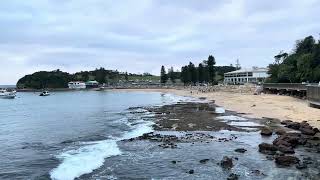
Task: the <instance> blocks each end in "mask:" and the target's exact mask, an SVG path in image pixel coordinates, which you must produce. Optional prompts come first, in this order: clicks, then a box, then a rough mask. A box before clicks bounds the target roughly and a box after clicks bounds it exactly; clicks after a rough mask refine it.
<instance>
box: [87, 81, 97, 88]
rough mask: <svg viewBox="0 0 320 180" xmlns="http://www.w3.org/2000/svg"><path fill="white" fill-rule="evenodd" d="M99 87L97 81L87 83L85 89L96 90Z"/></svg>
mask: <svg viewBox="0 0 320 180" xmlns="http://www.w3.org/2000/svg"><path fill="white" fill-rule="evenodd" d="M97 87H99V82H98V81H87V82H86V88H97Z"/></svg>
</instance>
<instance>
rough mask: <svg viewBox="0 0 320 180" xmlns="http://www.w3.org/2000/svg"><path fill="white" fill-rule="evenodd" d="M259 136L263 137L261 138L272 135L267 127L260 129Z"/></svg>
mask: <svg viewBox="0 0 320 180" xmlns="http://www.w3.org/2000/svg"><path fill="white" fill-rule="evenodd" d="M260 134H261V135H263V136H271V135H272V131H271V130H270V129H269V128H267V127H263V128H262V129H261V132H260Z"/></svg>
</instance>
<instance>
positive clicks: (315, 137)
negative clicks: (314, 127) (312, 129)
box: [311, 136, 320, 141]
mask: <svg viewBox="0 0 320 180" xmlns="http://www.w3.org/2000/svg"><path fill="white" fill-rule="evenodd" d="M311 140H314V141H318V140H320V137H318V136H313V137H312V138H311Z"/></svg>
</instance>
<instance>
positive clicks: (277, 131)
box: [275, 129, 286, 135]
mask: <svg viewBox="0 0 320 180" xmlns="http://www.w3.org/2000/svg"><path fill="white" fill-rule="evenodd" d="M275 133H276V134H277V135H284V134H285V133H286V131H285V130H283V129H277V130H276V132H275Z"/></svg>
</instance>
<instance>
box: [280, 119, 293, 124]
mask: <svg viewBox="0 0 320 180" xmlns="http://www.w3.org/2000/svg"><path fill="white" fill-rule="evenodd" d="M291 123H292V121H291V120H285V121H281V124H284V125H288V124H291Z"/></svg>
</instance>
